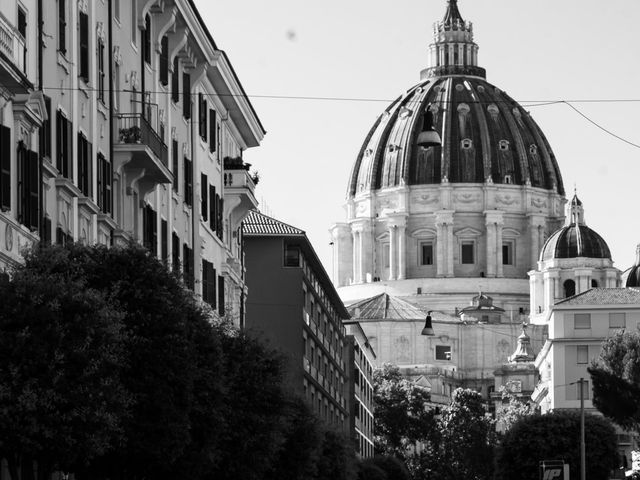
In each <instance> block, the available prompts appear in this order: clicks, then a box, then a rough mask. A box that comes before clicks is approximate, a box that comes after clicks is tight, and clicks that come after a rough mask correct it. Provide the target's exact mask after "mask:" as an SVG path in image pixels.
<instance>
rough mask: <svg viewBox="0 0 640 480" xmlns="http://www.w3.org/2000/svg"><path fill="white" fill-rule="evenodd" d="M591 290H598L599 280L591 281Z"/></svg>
mask: <svg viewBox="0 0 640 480" xmlns="http://www.w3.org/2000/svg"><path fill="white" fill-rule="evenodd" d="M591 288H598V281H597V280H591Z"/></svg>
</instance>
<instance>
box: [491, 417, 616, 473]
mask: <svg viewBox="0 0 640 480" xmlns="http://www.w3.org/2000/svg"><path fill="white" fill-rule="evenodd" d="M585 448H586V468H587V472H589V473H588V476H589V479H590V480H606V479H607V478H609V473H610V472H611V470H612V469H613V468H615V467H616V466H617V463H618V455H617V440H616V434H615V430H614V428H613V426H612V425H611V424H610V423H609V421H607V420H606V419H604V418H602V417H600V416H596V415H586V416H585ZM542 460H564V461H565V462H566V463H569V468H570V471H571V472H572V473H571V476H572V477H573V476H574V475H575V476H577V475H578V472H579V471H580V414H579V413H578V412H573V411H558V412H552V413H549V414H546V415H535V416H530V417H525V418H522V419H521V420H519V421H518V422H517V423H516V424H515V425H514V426H513V427H512V428H511V429H510V430H509V431H508V432H507V433H506V434H505V436H504V438H503V440H502V443H501V446H500V448H499V450H498V455H497V462H496V464H497V466H498V478H499V479H501V480H511V479H513V478H518V479H521V480H538V475H539V474H538V469H539V462H540V461H542Z"/></svg>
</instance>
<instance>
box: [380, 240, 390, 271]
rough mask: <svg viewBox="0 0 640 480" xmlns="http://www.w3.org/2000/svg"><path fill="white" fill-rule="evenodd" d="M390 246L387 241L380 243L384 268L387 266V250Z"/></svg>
mask: <svg viewBox="0 0 640 480" xmlns="http://www.w3.org/2000/svg"><path fill="white" fill-rule="evenodd" d="M390 248H391V247H390V246H389V244H388V243H384V244H383V245H382V265H383V266H384V268H389V252H390Z"/></svg>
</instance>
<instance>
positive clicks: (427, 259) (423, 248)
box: [420, 243, 433, 265]
mask: <svg viewBox="0 0 640 480" xmlns="http://www.w3.org/2000/svg"><path fill="white" fill-rule="evenodd" d="M420 265H433V243H421V244H420Z"/></svg>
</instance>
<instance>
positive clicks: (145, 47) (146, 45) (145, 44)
mask: <svg viewBox="0 0 640 480" xmlns="http://www.w3.org/2000/svg"><path fill="white" fill-rule="evenodd" d="M142 56H143V58H144V62H145V63H146V64H147V65H151V15H148V14H147V15H146V16H145V17H144V32H143V33H142Z"/></svg>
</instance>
